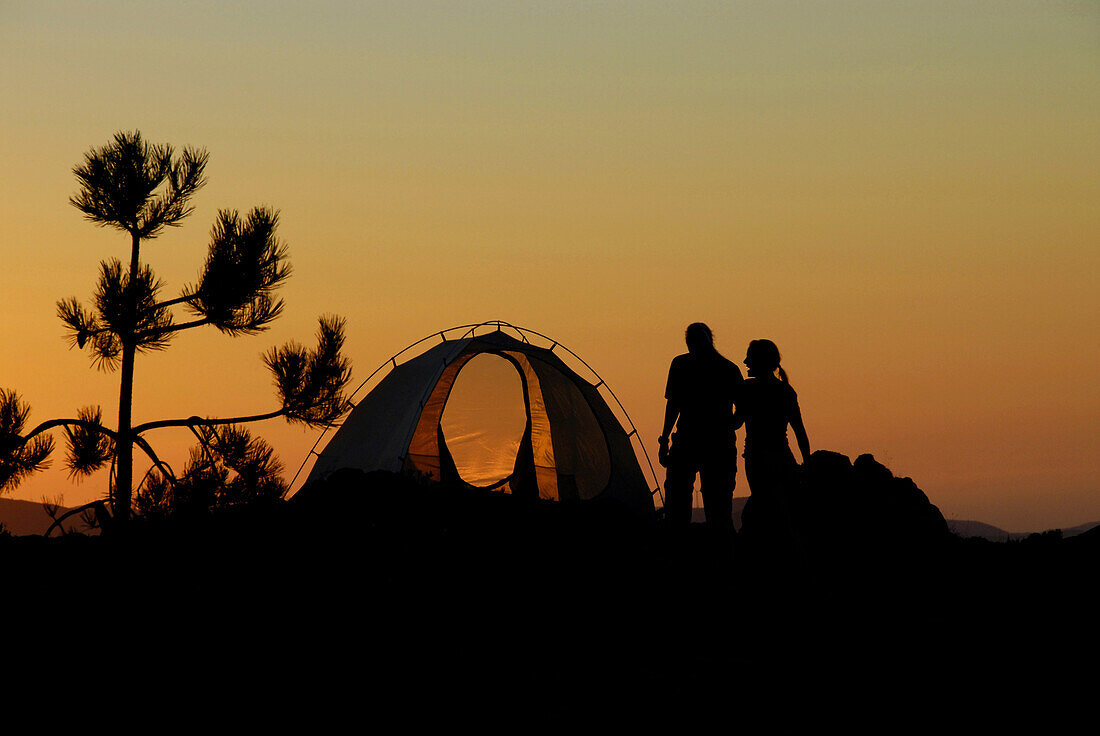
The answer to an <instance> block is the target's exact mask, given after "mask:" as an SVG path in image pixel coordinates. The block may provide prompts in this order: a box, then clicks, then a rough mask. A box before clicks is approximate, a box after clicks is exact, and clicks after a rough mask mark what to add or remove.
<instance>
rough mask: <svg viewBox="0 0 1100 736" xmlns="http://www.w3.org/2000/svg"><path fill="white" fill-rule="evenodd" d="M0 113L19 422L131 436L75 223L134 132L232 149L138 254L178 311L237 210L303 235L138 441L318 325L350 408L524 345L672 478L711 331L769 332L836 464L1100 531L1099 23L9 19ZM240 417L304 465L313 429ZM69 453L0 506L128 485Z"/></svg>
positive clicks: (560, 10)
mask: <svg viewBox="0 0 1100 736" xmlns="http://www.w3.org/2000/svg"><path fill="white" fill-rule="evenodd" d="M0 100H2V102H0V133H2V135H0V248H2V253H3V270H2V272H0V285H2V288H0V314H3V320H2V322H0V387H3V388H7V389H16V390H18V391H19V393H20V394H21V395H22V397H23V399H24V400H26V401H27V402H29V403H30V405H31V407H32V414H31V424H32V425H33V424H37V423H38V422H40V421H44V420H46V419H50V418H55V417H62V416H75V414H76V411H77V409H78V408H80V407H81V406H85V405H89V404H100V405H102V406H103V408H104V414H105V416H106V417H107V418H109V420H110V423H111V424H112V425H113V424H114V421H115V419H116V418H117V401H118V396H117V394H118V376H117V374H106V373H102V372H99V371H97V370H95V369H94V368H92V367H91V366H90V361H89V357H88V355H87V354H84V353H81V352H79V351H77V350H69V349H68V347H67V345H66V343H65V342H64V340H63V329H62V325H61V323H60V321H59V320H58V319H57V317H56V316H55V302H56V301H57V300H58V299H61V298H64V297H70V296H77V297H80V298H81V299H84V300H87V298H88V297H89V296H90V295H91V293H92V290H93V288H94V285H95V280H96V276H97V269H98V263H99V261H100V260H101V259H103V258H108V257H119V258H126V257H127V256H128V253H129V242H128V239H127V237H126V236H125V235H124V234H121V233H119V232H117V231H112V230H104V229H99V228H96V227H95V226H93V225H92V224H90V223H88V222H86V221H84V220H83V219H82V218H81V215H80V213H79V212H78V211H77V210H76V209H75V208H73V207H72V206H71V205H70V204H69V202H68V198H69V197H70V196H71V195H72V194H73V193H74V192H75V191H76V180H75V178H74V177H73V174H72V167H73V166H74V165H76V164H77V163H78V162H80V161H81V158H82V156H83V154H84V153H85V152H86V151H87V150H88V149H89V148H91V147H93V146H102V145H104V144H105V143H107V142H108V141H109V140H110V138H111V136H112V135H113V134H114V133H115V132H116V131H119V130H135V129H136V130H140V131H141V132H142V134H143V135H144V136H145V137H146V138H147V139H149V140H151V141H154V142H167V143H172V144H174V145H175V146H177V147H182V146H184V145H192V146H198V147H204V148H206V149H207V150H208V151H209V152H210V163H209V165H208V167H207V176H208V179H209V183H208V185H207V186H206V187H205V188H204V189H203V190H201V191H200V192H199V194H198V195H197V197H196V199H195V204H196V209H195V212H194V214H193V215H192V216H191V217H190V219H188V220H187V221H185V222H184V223H183V226H182V227H180V228H179V229H177V230H173V231H171V232H169V233H167V234H166V235H164V236H162V237H161V238H159V239H158V240H155V241H152V242H151V243H148V244H147V245H146V246H145V247H144V249H143V254H142V255H143V261H144V262H146V263H149V264H151V265H152V266H153V268H154V269H155V270H156V271H157V273H158V274H159V275H160V276H161V277H162V278H164V279H165V280H166V281H167V282H168V284H169V291H170V293H171V294H172V295H174V294H175V293H176V292H177V291H178V289H180V288H181V287H183V286H184V285H185V284H186V283H188V282H192V281H194V279H195V276H196V275H197V273H198V270H199V268H200V266H201V264H202V260H203V257H204V255H205V250H206V244H207V242H208V237H209V232H210V227H211V225H212V224H213V221H214V217H215V214H216V212H217V211H218V210H219V209H222V208H235V209H240V210H247V209H249V208H251V207H253V206H255V205H259V204H266V205H269V206H272V207H274V208H277V209H279V210H280V212H281V228H280V236H281V238H282V239H283V240H285V241H286V243H287V244H288V246H289V248H290V253H291V260H292V263H293V267H294V275H293V277H292V278H291V280H290V281H289V283H288V285H287V286H286V287H285V288H284V289H283V292H282V294H283V296H284V297H285V298H286V302H287V308H286V312H285V315H284V317H283V318H282V319H281V320H280V321H279V322H278V323H276V325H275V327H274V328H273V329H271V330H270V331H269V332H267V333H264V334H263V335H261V336H258V337H241V338H235V339H234V338H229V337H225V336H223V335H221V334H220V333H218V332H217V331H215V330H213V329H212V328H208V329H207V331H205V332H200V331H192V332H189V333H186V334H183V335H181V336H180V337H178V338H177V339H176V340H175V341H174V343H173V345H172V347H171V348H170V349H169V350H168V351H166V352H164V353H161V354H155V355H152V356H144V357H141V358H139V360H138V363H137V370H136V378H135V381H136V388H135V408H134V417H135V421H138V422H141V421H147V420H152V419H160V418H169V417H187V416H191V415H195V414H198V415H211V416H232V415H237V414H248V413H257V412H262V411H267V410H270V409H272V408H274V403H275V395H274V392H273V390H272V388H271V384H270V379H269V375H268V373H267V371H266V369H265V368H264V367H263V364H262V362H261V360H260V355H261V353H262V352H263V351H265V350H267V349H268V348H269V347H271V346H273V345H277V344H281V343H282V342H285V341H287V340H291V339H296V340H298V341H300V342H303V343H306V344H310V343H312V341H313V332H314V329H315V326H316V319H317V317H318V316H319V315H321V314H326V313H334V314H339V315H343V316H344V317H346V318H347V320H348V353H349V356H350V357H351V359H352V360H353V363H354V367H355V376H356V380H355V383H358V381H360V380H362V379H363V378H365V377H366V376H367V374H369V373H370V372H371V371H372V370H374V369H375V368H376V367H377V366H378V365H379V364H381V363H382V362H384V361H385V360H386V359H387V358H389V356H390V355H391V354H393V353H395V352H397V351H398V350H400V349H401V348H403V347H405V346H406V345H407V344H408V343H410V342H413V341H414V340H417V339H419V338H421V337H423V336H425V335H427V334H430V333H432V332H437V331H439V330H441V329H444V328H447V327H451V326H453V325H459V324H465V323H471V322H480V321H483V320H490V319H503V320H508V321H510V322H513V323H515V324H518V325H522V326H525V327H530V328H531V329H534V330H537V331H539V332H542V333H545V334H547V335H549V336H551V337H552V338H554V339H555V340H558V341H560V342H561V343H563V344H564V345H567V346H568V347H569V348H571V349H572V350H574V351H576V352H577V353H578V354H579V355H580V356H582V357H583V358H584V359H585V360H586V361H587V362H588V363H589V364H591V365H592V366H593V367H594V368H595V369H596V370H597V371H598V372H599V373H600V375H601V376H602V377H603V378H604V379H605V380H606V381H607V383H608V384H609V385H610V386H611V387H612V389H613V390H614V391H615V393H616V394H617V395H618V397H619V398H620V399H621V400H622V402H623V404H624V405H625V406H626V408H627V410H628V411H629V412H630V416H631V418H632V419H633V421H634V423H635V424H636V425H637V427H638V428H639V431H640V432H641V434H642V436H643V437H644V438H645V439H646V441H647V442H648V443H649V446H650V452H651V453H652V454H654V455H655V453H656V437H657V435H658V434H659V432H660V423H661V414H662V411H663V408H664V404H663V398H662V395H663V390H664V383H665V378H666V375H667V369H668V363H669V361H670V359H671V358H672V357H673V356H674V355H675V354H677V353H679V352H682V351H683V330H684V327H685V326H686V325H687V324H688V323H690V322H693V321H704V322H707V323H708V324H710V325H711V327H712V328H713V329H714V332H715V335H716V339H717V345H718V348H719V349H720V350H721V351H722V352H724V353H725V354H726V355H727V356H728V357H729V358H731V359H734V360H736V361H738V362H740V361H741V360H742V359H743V358H744V350H745V346H746V345H747V344H748V342H749V340H751V339H754V338H761V337H767V338H770V339H772V340H774V341H775V342H776V343H777V344H778V346H779V348H780V350H781V351H782V354H783V366H784V367H785V368H786V369H787V372H788V373H789V374H790V378H791V382H792V384H793V385H794V387H795V388H796V389H797V391H798V393H799V397H800V402H801V405H802V410H803V415H804V417H805V421H806V426H807V429H808V431H809V435H810V441H811V445H812V447H813V448H814V449H831V450H836V451H839V452H843V453H846V454H848V455H850V456H852V457H855V456H856V455H858V454H860V453H864V452H870V453H873V454H874V455H875V456H876V458H878V459H879V460H881V461H882V462H884V463H885V464H886V465H887V466H889V467H890V468H891V469H892V470H893V471H894V473H895V474H897V475H903V476H911V477H912V478H913V479H914V480H915V481H916V482H917V484H918V485H919V486H920V487H921V488H922V489H923V490H924V491H925V492H926V493H927V494H928V496H929V497H930V499H931V500H932V502H933V503H935V504H937V505H938V506H939V507H940V509H941V510H942V511H943V513H944V515H945V516H946V517H948V518H956V519H978V520H982V521H986V522H989V523H993V524H996V525H998V526H1001V527H1003V528H1006V529H1009V530H1013V531H1034V530H1041V529H1045V528H1050V527H1058V526H1072V525H1076V524H1080V523H1083V522H1088V521H1097V520H1100V453H1098V450H1100V429H1098V427H1097V417H1098V416H1100V388H1098V382H1097V375H1098V368H1097V366H1098V365H1100V331H1098V329H1097V325H1098V324H1100V288H1098V286H1100V279H1098V276H1100V206H1098V205H1100V3H1096V2H1089V1H1082V2H1058V1H1056V0H1051V1H1048V2H1011V1H1008V0H999V1H997V2H966V1H962V2H960V1H959V0H952V1H951V2H933V1H931V0H918V1H914V2H900V1H899V2H888V1H886V0H883V1H881V2H840V1H837V2H824V1H822V2H778V1H775V0H767V1H762V2H751V3H750V2H690V1H686V0H678V1H677V2H660V3H658V2H643V1H642V0H636V1H633V2H554V1H552V0H544V1H543V2H525V1H521V0H501V1H499V2H454V1H453V0H446V1H444V0H441V1H440V2H419V1H416V0H400V1H399V2H323V1H322V2H311V3H308V4H307V3H288V2H262V3H261V2H236V3H224V2H179V3H163V2H48V1H44V2H35V3H21V2H0ZM252 428H253V430H254V431H257V432H259V433H260V434H262V435H263V436H264V437H265V438H267V439H268V440H269V441H270V442H271V443H272V444H273V445H274V446H275V448H276V449H277V451H278V452H279V454H280V456H281V457H282V459H283V461H284V463H285V464H286V465H287V466H288V467H289V468H290V471H291V473H293V470H295V469H297V467H298V465H299V464H300V463H301V461H302V460H303V458H304V456H305V455H306V452H307V451H308V449H309V448H310V447H311V446H312V444H313V442H314V439H315V437H316V433H314V432H312V431H307V430H303V429H299V428H296V427H291V426H288V425H287V424H285V423H283V422H281V421H279V420H276V421H271V422H268V423H266V424H262V425H253V427H252ZM148 437H149V439H150V441H151V442H152V443H153V444H154V445H155V446H157V447H158V448H162V449H163V450H164V454H165V455H166V456H167V457H168V458H169V459H170V461H172V462H173V463H174V464H175V463H181V462H182V459H183V457H185V454H186V447H187V446H189V445H190V441H189V440H188V437H187V436H179V435H174V434H172V433H171V432H168V433H167V434H164V435H155V434H151V435H149V436H148ZM57 439H58V440H59V443H60V440H61V439H62V437H61V436H60V435H59V436H58V437H57ZM60 444H62V446H61V447H59V449H58V451H57V452H56V453H55V458H54V466H55V468H54V469H53V470H51V471H49V472H47V473H44V474H41V475H40V476H38V477H36V478H35V479H34V480H33V481H30V482H27V483H25V484H24V485H23V486H21V487H20V488H18V489H16V490H15V491H14V492H13V493H11V494H9V495H10V497H14V498H29V499H33V500H38V499H40V498H42V497H43V496H49V497H56V496H59V495H62V494H63V496H64V502H65V504H66V505H75V504H77V503H82V502H86V501H89V500H91V499H93V498H95V497H97V496H100V495H102V494H103V493H104V490H105V484H106V479H105V477H104V476H103V474H100V475H98V476H94V477H92V478H91V479H88V480H85V481H83V482H82V483H80V484H75V483H73V482H71V481H70V480H69V479H68V478H67V477H66V475H65V471H64V470H63V469H61V468H60V466H61V465H62V462H61V461H62V460H63V457H64V449H63V443H60ZM143 472H144V467H143V466H141V464H140V462H139V463H138V466H137V467H136V468H135V477H138V478H140V475H141V473H143ZM746 490H747V484H746V483H745V481H744V476H743V474H741V475H739V477H738V491H737V493H738V495H744V494H745V493H746Z"/></svg>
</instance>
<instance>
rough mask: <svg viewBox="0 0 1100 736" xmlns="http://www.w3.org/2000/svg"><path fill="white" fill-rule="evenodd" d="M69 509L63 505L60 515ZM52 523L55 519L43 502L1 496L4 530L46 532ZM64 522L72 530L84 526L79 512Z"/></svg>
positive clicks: (15, 533)
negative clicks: (48, 512) (43, 505)
mask: <svg viewBox="0 0 1100 736" xmlns="http://www.w3.org/2000/svg"><path fill="white" fill-rule="evenodd" d="M68 510H69V509H67V508H66V507H64V506H61V507H60V508H58V510H57V515H58V516H60V515H61V514H64V513H65V512H66V511H68ZM52 523H53V519H51V518H50V515H49V514H47V513H46V509H45V508H43V507H42V503H41V502H39V501H23V500H21V499H18V498H0V524H3V528H4V531H6V532H8V533H9V534H11V535H13V536H16V537H22V536H26V535H29V534H45V533H46V530H47V529H49V528H50V524H52ZM62 523H63V524H64V525H65V528H66V529H68V530H70V531H80V530H82V529H83V527H84V524H83V522H82V521H81V520H80V515H79V514H74V515H73V516H71V517H69V518H68V519H66V520H65V521H64V522H62ZM54 533H55V534H56V533H57V532H54Z"/></svg>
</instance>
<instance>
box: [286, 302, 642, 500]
mask: <svg viewBox="0 0 1100 736" xmlns="http://www.w3.org/2000/svg"><path fill="white" fill-rule="evenodd" d="M466 327H468V328H469V329H467V330H466V331H465V332H464V333H462V336H461V337H459V338H457V339H448V338H447V337H446V333H447V332H453V331H455V330H458V329H463V328H452V329H451V330H446V331H444V332H440V333H437V335H438V337H439V338H440V339H441V342H440V343H438V344H436V345H434V346H432V347H430V348H428V349H427V350H425V351H424V352H422V353H421V354H419V355H417V356H416V357H414V358H411V359H409V360H407V361H405V362H402V363H398V362H397V358H398V357H399V356H400V355H401V353H399V354H398V355H397V356H394V357H393V358H391V359H390V360H389V361H387V363H386V365H387V366H392V367H391V369H390V371H389V373H388V374H386V376H385V377H384V378H383V379H382V380H381V382H379V383H378V384H377V385H376V386H375V387H374V388H373V389H372V390H371V391H370V392H369V393H368V394H367V395H366V396H364V397H363V398H362V399H361V400H360V401H359V402H358V403H357V404H356V406H355V408H354V409H353V410H352V412H351V413H350V414H349V415H348V417H347V419H346V420H345V421H344V422H343V424H342V425H341V426H340V428H339V430H338V431H337V432H336V434H335V435H334V436H333V438H332V439H331V440H330V441H329V443H328V445H327V446H326V447H325V449H324V450H323V451H322V452H320V453H319V454H317V453H313V454H317V461H316V463H315V464H314V466H313V469H312V471H311V472H310V474H309V477H308V478H307V480H306V483H305V485H310V484H311V483H313V482H315V481H317V480H320V479H323V478H325V477H327V476H328V475H329V474H331V473H333V472H334V471H336V470H340V469H344V468H355V469H359V470H363V471H371V470H388V471H392V472H402V471H405V472H419V473H423V474H425V475H427V476H429V477H431V478H433V479H435V480H440V481H444V482H450V483H462V484H465V485H469V484H468V483H466V481H464V480H462V478H461V477H460V476H459V474H458V471H457V469H456V467H455V464H454V460H453V459H452V457H451V453H450V451H449V449H448V447H447V442H446V439H445V438H444V435H443V430H442V427H441V420H442V416H443V411H444V409H445V407H446V405H447V400H448V398H449V397H450V393H451V389H452V387H453V386H454V383H455V380H456V379H457V377H458V375H459V373H460V371H461V370H462V369H463V367H464V366H465V365H466V364H467V363H468V362H469V361H470V360H471V359H472V358H474V357H476V356H478V355H482V354H486V353H488V354H492V355H496V356H499V357H501V358H504V359H505V360H506V361H508V362H509V363H510V364H511V365H512V366H513V367H514V368H515V369H516V371H517V373H518V374H519V378H520V384H521V387H522V392H523V404H524V409H525V412H526V417H527V422H526V427H525V428H524V431H523V436H522V439H521V441H520V444H519V451H518V453H517V455H516V460H515V465H514V467H513V468H512V472H511V473H510V474H509V475H508V476H507V477H505V478H503V479H502V480H500V481H498V482H496V483H494V484H492V485H490V486H487V488H491V489H496V490H500V491H503V492H507V493H511V494H514V495H518V496H527V497H532V498H536V497H537V498H542V499H548V500H555V501H565V500H574V499H576V500H580V501H588V500H593V499H597V498H601V499H615V500H617V501H619V502H621V503H623V504H624V505H625V506H627V507H628V508H630V509H631V510H633V511H634V512H636V513H638V514H640V515H643V516H652V515H653V513H654V503H653V494H655V493H657V490H656V482H654V489H653V490H651V489H650V488H649V486H648V485H647V483H646V480H645V476H644V475H643V474H642V469H641V466H640V465H639V464H638V458H637V456H636V455H635V453H634V449H633V445H632V442H631V437H636V435H637V432H636V431H635V430H634V429H633V425H631V431H630V432H629V433H628V432H627V431H626V430H624V429H623V425H622V424H620V422H619V420H618V419H617V418H616V416H615V414H614V412H612V410H611V408H610V406H609V405H608V403H607V401H605V400H604V397H603V395H602V394H601V393H600V390H599V389H600V387H601V386H605V384H604V383H603V381H602V379H599V377H598V376H596V378H597V379H598V381H599V382H598V383H596V384H593V383H590V382H589V381H586V380H585V379H584V378H582V377H581V376H580V375H578V374H577V372H576V371H574V370H573V369H572V368H570V367H569V366H568V365H567V364H566V363H565V362H564V361H563V360H562V359H561V358H560V357H559V355H558V354H557V353H556V352H555V348H558V347H561V346H560V345H559V344H558V343H557V342H553V341H550V342H553V344H552V345H550V346H549V347H542V346H540V345H537V344H535V343H533V342H531V340H530V339H529V337H531V336H534V337H539V338H543V339H547V338H544V337H543V336H542V335H539V334H538V333H535V332H533V331H531V330H525V329H522V328H518V327H513V326H511V325H508V324H507V323H502V322H488V323H483V324H480V325H473V326H466ZM504 327H507V328H508V329H509V330H512V331H514V332H515V333H516V335H517V336H518V338H517V337H512V336H511V335H510V334H506V333H505V332H504V331H503V328H504ZM479 328H480V329H491V330H492V331H490V332H486V333H485V334H477V333H478V329H479ZM435 336H436V335H433V336H432V337H435ZM427 339H430V338H425V340H427ZM425 340H421V341H420V342H421V343H422V342H424V341H425ZM419 344H420V343H414V346H415V345H419ZM411 347H413V346H410V348H411ZM406 350H409V348H407V349H406ZM562 350H565V351H566V352H569V353H570V354H571V355H574V354H573V353H572V352H571V351H568V349H566V348H562ZM402 352H405V351H402ZM574 357H575V355H574ZM578 360H579V358H578ZM580 362H581V363H583V362H584V361H583V360H582V361H580ZM584 365H585V367H587V364H584ZM379 370H381V369H379ZM589 370H591V369H589ZM376 372H377V371H376ZM593 373H595V372H594V371H593ZM369 380H370V379H369V378H368V381H369ZM364 385H365V383H364ZM360 388H362V387H360ZM609 393H610V391H609ZM611 395H612V397H614V394H611ZM615 401H616V403H618V400H617V399H616V400H615ZM619 406H620V408H621V404H620V405H619ZM624 414H625V412H624ZM627 422H628V423H629V418H627ZM319 443H320V440H318V444H319ZM315 447H316V446H315ZM643 453H644V448H643ZM647 462H648V458H647ZM650 472H651V474H652V466H651V467H650Z"/></svg>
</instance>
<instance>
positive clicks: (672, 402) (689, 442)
mask: <svg viewBox="0 0 1100 736" xmlns="http://www.w3.org/2000/svg"><path fill="white" fill-rule="evenodd" d="M684 336H685V339H686V341H687V347H688V352H687V353H685V354H683V355H677V356H676V357H675V358H673V359H672V365H670V366H669V369H668V384H667V386H666V387H665V399H667V401H668V403H667V404H666V405H665V423H664V427H663V428H662V431H661V437H660V440H659V441H660V445H661V449H660V453H659V455H658V457H659V458H660V460H661V464H662V465H664V466H665V468H666V472H665V515H666V518H667V519H668V522H669V524H670V525H671V526H672V527H673V528H674V529H676V530H678V531H683V530H685V529H687V526H688V525H689V524H690V523H691V495H692V491H693V489H694V486H695V476H696V474H698V476H699V484H700V489H701V491H702V494H703V508H704V511H705V513H706V519H707V526H708V527H709V528H710V530H711V531H712V532H713V533H714V536H715V537H716V538H717V539H718V540H719V541H720V542H721V543H726V542H727V541H729V542H732V539H733V534H734V530H733V518H732V517H733V487H734V482H735V475H736V472H737V448H736V441H737V436H736V434H735V432H734V429H735V427H734V425H733V404H734V403H735V402H736V400H737V396H738V393H739V390H740V388H741V382H742V377H741V369H740V368H738V367H737V366H736V365H735V364H734V363H732V362H731V361H729V360H727V359H726V358H725V357H723V356H722V354H721V353H719V352H718V351H717V350H715V349H714V336H713V335H712V334H711V331H710V328H709V327H707V326H706V325H705V324H703V323H702V322H695V323H693V324H691V325H688V328H687V331H686V332H685V335H684ZM673 426H675V427H676V433H675V434H674V435H672V437H671V447H670V446H669V441H670V436H669V435H670V433H671V432H672V428H673Z"/></svg>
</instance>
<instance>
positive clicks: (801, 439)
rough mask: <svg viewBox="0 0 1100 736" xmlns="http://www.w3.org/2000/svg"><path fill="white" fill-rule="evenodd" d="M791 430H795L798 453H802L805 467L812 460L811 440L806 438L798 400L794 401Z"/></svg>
mask: <svg viewBox="0 0 1100 736" xmlns="http://www.w3.org/2000/svg"><path fill="white" fill-rule="evenodd" d="M791 429H793V430H794V438H795V440H796V441H797V442H798V451H799V452H800V453H802V464H803V465H805V464H806V462H808V461H809V459H810V438H809V437H808V436H806V425H805V424H803V423H802V410H801V409H799V408H798V399H795V400H794V407H793V411H792V412H791Z"/></svg>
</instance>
